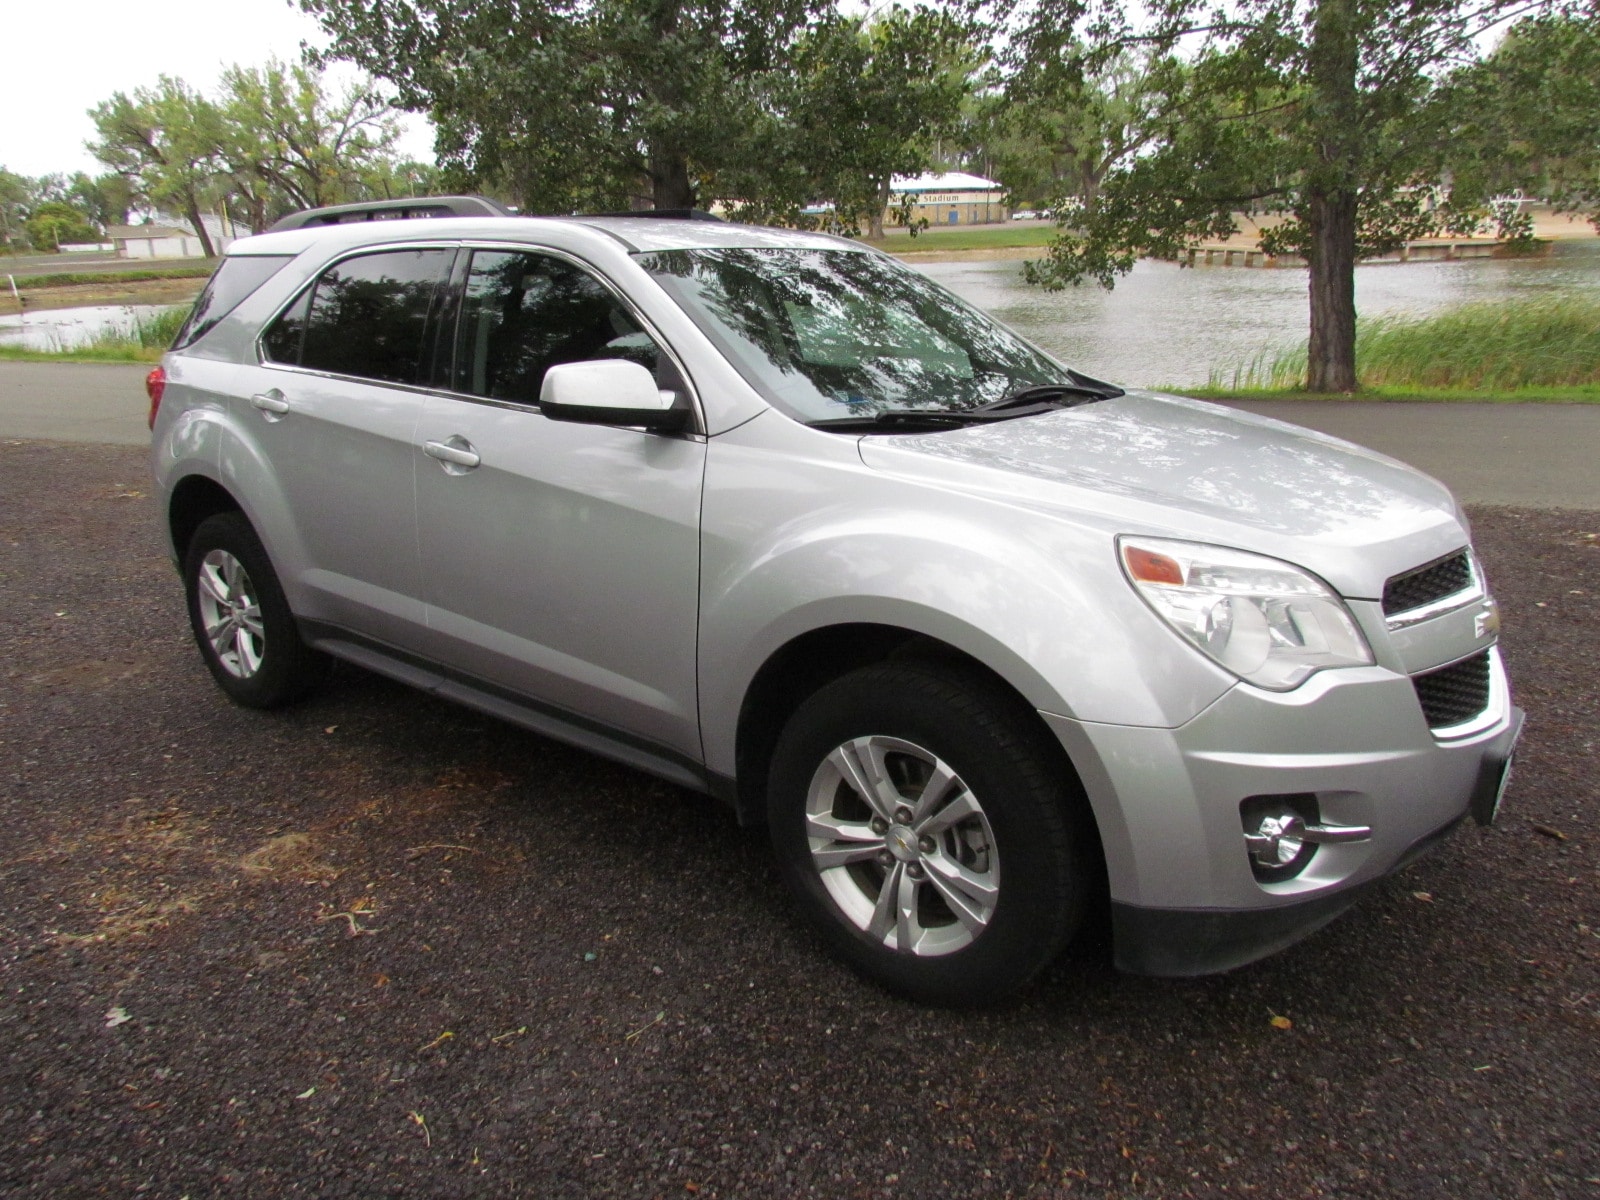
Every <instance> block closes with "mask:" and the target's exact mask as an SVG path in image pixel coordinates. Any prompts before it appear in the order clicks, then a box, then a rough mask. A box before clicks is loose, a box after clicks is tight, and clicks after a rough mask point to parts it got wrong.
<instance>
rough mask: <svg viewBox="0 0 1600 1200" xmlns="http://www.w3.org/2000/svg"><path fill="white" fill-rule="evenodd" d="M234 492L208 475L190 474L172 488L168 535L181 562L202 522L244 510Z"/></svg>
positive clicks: (168, 509)
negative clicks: (223, 513)
mask: <svg viewBox="0 0 1600 1200" xmlns="http://www.w3.org/2000/svg"><path fill="white" fill-rule="evenodd" d="M243 511H244V506H243V505H241V504H240V503H239V501H238V500H237V499H236V498H235V497H234V495H233V493H232V492H230V491H229V490H228V489H227V488H225V487H223V486H222V484H220V483H218V482H217V481H216V480H215V479H212V478H211V477H210V476H207V475H198V474H196V475H186V476H184V477H183V478H182V479H180V480H179V481H178V483H177V484H176V485H175V486H174V487H173V489H172V498H171V499H170V500H169V501H168V502H167V536H168V538H170V539H171V543H172V550H173V554H174V556H175V557H176V558H177V560H178V561H179V562H180V563H181V562H182V561H183V556H184V554H185V553H186V552H187V550H188V547H189V542H190V541H191V540H192V539H193V537H194V531H195V530H196V529H199V528H200V524H201V522H202V521H204V520H206V518H208V517H213V516H216V514H218V513H222V512H243Z"/></svg>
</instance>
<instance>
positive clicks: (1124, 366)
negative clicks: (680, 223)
mask: <svg viewBox="0 0 1600 1200" xmlns="http://www.w3.org/2000/svg"><path fill="white" fill-rule="evenodd" d="M917 269H918V270H919V271H922V272H923V273H925V274H926V275H928V276H930V277H931V278H933V279H936V280H938V281H939V282H940V283H942V284H943V285H944V286H945V287H947V288H949V289H950V290H951V291H953V292H955V293H956V294H957V295H959V296H961V297H963V298H964V299H966V300H968V301H969V302H971V303H973V304H975V305H977V306H978V307H979V308H982V309H985V310H986V311H988V312H990V313H993V314H994V315H995V316H997V317H999V318H1000V319H1001V320H1002V321H1004V322H1005V323H1006V324H1008V325H1010V326H1011V327H1012V328H1014V329H1016V330H1017V331H1018V332H1019V333H1021V334H1023V335H1024V336H1026V337H1028V338H1030V339H1031V340H1033V341H1035V342H1038V343H1039V345H1041V346H1043V347H1045V348H1046V349H1047V350H1050V351H1051V352H1052V353H1054V354H1056V355H1057V356H1058V357H1060V358H1061V359H1063V360H1064V361H1066V362H1068V363H1070V364H1071V365H1073V366H1075V367H1077V368H1078V369H1079V370H1081V371H1085V372H1087V373H1088V374H1090V375H1095V376H1098V377H1100V378H1102V379H1109V380H1112V381H1113V382H1116V383H1124V384H1131V385H1135V386H1155V385H1160V384H1170V385H1174V386H1185V385H1194V384H1203V383H1205V382H1206V380H1207V378H1208V377H1209V376H1210V374H1211V372H1212V370H1213V369H1214V368H1215V369H1218V370H1225V369H1230V368H1231V367H1233V366H1234V365H1235V364H1236V363H1239V362H1240V361H1242V360H1246V359H1249V358H1251V357H1253V356H1254V355H1256V354H1257V353H1259V352H1260V351H1262V350H1263V349H1265V348H1267V347H1268V346H1275V345H1283V344H1285V343H1300V342H1303V341H1304V340H1305V336H1306V322H1307V319H1308V318H1307V300H1306V272H1305V271H1304V270H1296V269H1292V268H1274V269H1264V268H1260V267H1220V266H1212V267H1204V266H1201V267H1178V266H1176V265H1174V264H1172V263H1160V262H1141V263H1138V264H1136V265H1135V267H1134V269H1133V271H1132V273H1131V274H1129V275H1126V276H1123V277H1122V278H1121V279H1119V280H1118V281H1117V286H1116V287H1115V288H1114V289H1113V290H1112V291H1109V292H1107V291H1105V290H1104V289H1102V288H1100V287H1097V286H1094V285H1092V284H1085V285H1083V286H1082V287H1077V288H1069V289H1067V290H1066V291H1063V292H1046V291H1042V290H1040V289H1039V288H1034V287H1029V286H1028V285H1027V284H1026V283H1024V282H1023V281H1022V264H1021V262H1018V261H1005V262H959V263H919V264H917ZM1563 291H1564V292H1587V293H1589V294H1591V295H1600V239H1595V240H1581V241H1568V242H1556V243H1555V244H1554V246H1553V247H1552V250H1551V253H1550V254H1548V255H1546V256H1543V257H1539V258H1520V259H1473V260H1468V261H1465V262H1448V263H1447V262H1429V263H1418V262H1413V263H1375V264H1372V265H1369V266H1362V267H1357V268H1356V307H1357V309H1358V311H1360V312H1361V314H1362V315H1364V316H1378V315H1380V314H1384V313H1427V312H1431V311H1433V310H1435V309H1438V308H1442V307H1445V306H1448V305H1452V304H1460V303H1462V302H1465V301H1470V300H1500V299H1509V298H1512V297H1517V296H1529V295H1546V294H1549V293H1551V292H1563ZM156 311H157V309H156V308H153V307H149V306H136V307H127V306H114V307H101V308H68V309H58V310H54V311H51V310H44V311H37V312H32V313H28V314H27V315H26V317H25V318H20V317H0V345H11V346H18V345H20V346H28V347H31V348H37V349H49V348H51V347H53V346H72V345H76V344H78V343H80V342H82V341H84V340H86V339H88V338H90V337H92V336H93V335H94V334H95V333H97V332H99V331H101V330H104V329H111V328H116V329H121V330H131V329H132V328H133V324H134V321H135V320H136V319H137V318H138V316H139V315H141V314H149V313H153V312H156Z"/></svg>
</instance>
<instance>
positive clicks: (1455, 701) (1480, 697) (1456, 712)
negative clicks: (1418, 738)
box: [1411, 650, 1489, 729]
mask: <svg viewBox="0 0 1600 1200" xmlns="http://www.w3.org/2000/svg"><path fill="white" fill-rule="evenodd" d="M1411 682H1412V685H1413V686H1415V687H1416V689H1417V699H1418V700H1420V701H1421V702H1422V715H1423V717H1424V718H1425V719H1426V720H1427V722H1428V728H1429V729H1442V728H1444V727H1445V726H1447V725H1459V724H1461V723H1462V722H1463V721H1470V720H1471V719H1472V718H1473V717H1475V716H1477V715H1478V714H1479V713H1481V712H1482V711H1483V710H1484V709H1485V708H1487V707H1489V652H1488V651H1487V650H1484V651H1482V652H1480V653H1478V654H1474V655H1473V656H1472V657H1471V658H1464V659H1462V660H1461V661H1460V662H1458V663H1451V664H1450V665H1449V666H1448V667H1440V668H1439V669H1438V670H1437V671H1428V672H1427V673H1425V674H1422V675H1414V676H1412V678H1411Z"/></svg>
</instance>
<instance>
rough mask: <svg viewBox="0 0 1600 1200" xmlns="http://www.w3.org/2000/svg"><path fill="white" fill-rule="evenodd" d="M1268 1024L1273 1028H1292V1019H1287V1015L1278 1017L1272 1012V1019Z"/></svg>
mask: <svg viewBox="0 0 1600 1200" xmlns="http://www.w3.org/2000/svg"><path fill="white" fill-rule="evenodd" d="M1270 1024H1271V1025H1272V1027H1273V1028H1274V1029H1293V1028H1294V1022H1293V1021H1291V1020H1289V1018H1288V1017H1280V1016H1279V1015H1278V1014H1277V1013H1273V1014H1272V1021H1271V1022H1270Z"/></svg>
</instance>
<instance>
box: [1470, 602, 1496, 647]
mask: <svg viewBox="0 0 1600 1200" xmlns="http://www.w3.org/2000/svg"><path fill="white" fill-rule="evenodd" d="M1499 632H1500V609H1499V607H1498V606H1497V605H1496V604H1495V603H1494V601H1492V600H1491V601H1490V602H1489V603H1488V604H1487V605H1486V606H1485V607H1484V610H1483V611H1482V612H1481V613H1479V614H1478V615H1477V616H1475V617H1473V618H1472V636H1473V637H1480V638H1481V637H1484V636H1485V635H1487V634H1491V633H1499Z"/></svg>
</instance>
